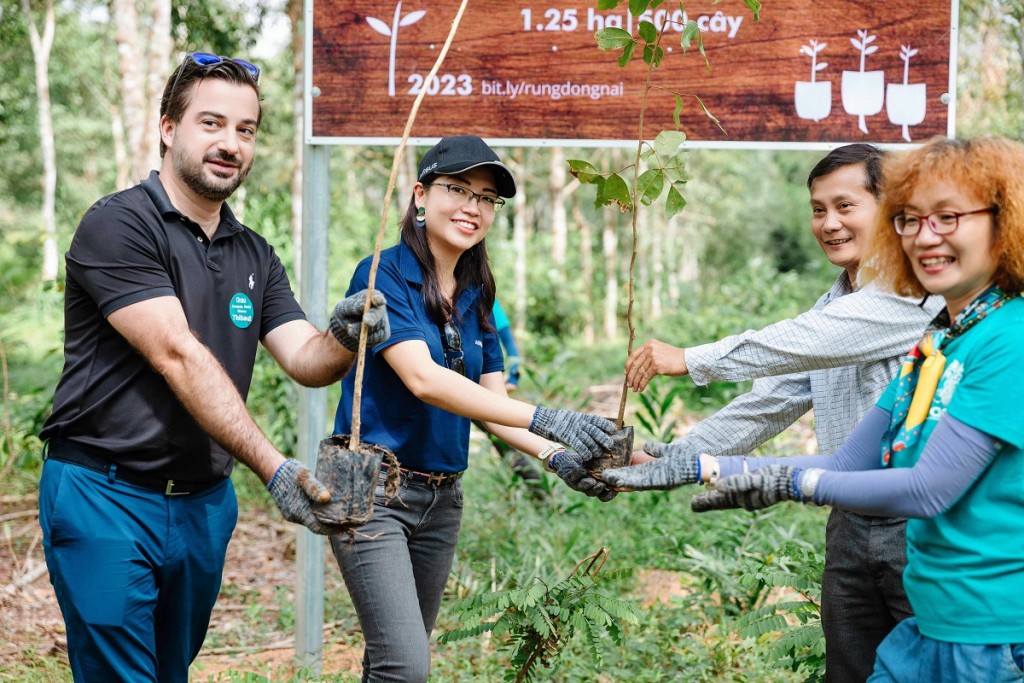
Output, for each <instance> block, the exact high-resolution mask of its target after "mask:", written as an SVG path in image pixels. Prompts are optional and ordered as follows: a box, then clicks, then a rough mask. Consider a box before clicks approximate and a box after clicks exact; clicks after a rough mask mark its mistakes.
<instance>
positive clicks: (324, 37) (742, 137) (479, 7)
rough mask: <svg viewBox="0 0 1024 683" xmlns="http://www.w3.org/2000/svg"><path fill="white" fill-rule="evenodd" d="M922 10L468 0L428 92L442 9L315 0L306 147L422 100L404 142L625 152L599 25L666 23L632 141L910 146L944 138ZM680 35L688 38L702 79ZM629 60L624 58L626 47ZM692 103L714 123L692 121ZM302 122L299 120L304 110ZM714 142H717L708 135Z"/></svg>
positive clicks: (636, 93)
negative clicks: (647, 9)
mask: <svg viewBox="0 0 1024 683" xmlns="http://www.w3.org/2000/svg"><path fill="white" fill-rule="evenodd" d="M955 3H956V0H953V2H952V3H947V2H936V0H900V1H899V2H894V1H893V0H820V1H816V2H812V1H810V0H768V1H767V2H765V6H764V8H763V9H762V11H761V18H760V21H755V20H754V17H753V15H752V13H751V12H750V11H749V10H748V9H747V7H746V6H745V5H744V3H743V2H740V1H739V0H728V1H726V2H719V3H716V4H712V3H711V2H709V1H708V2H705V3H703V4H700V5H698V4H697V3H687V5H686V11H687V12H689V14H688V15H687V14H684V13H683V12H682V10H681V9H680V6H679V5H678V4H672V3H663V4H662V5H661V6H660V7H659V8H658V9H657V10H656V11H654V12H653V13H648V14H646V15H642V16H641V17H633V16H632V15H630V14H629V11H628V7H627V6H628V3H622V4H620V6H619V8H618V9H616V10H609V11H599V10H598V9H597V2H596V0H590V1H579V2H572V1H571V0H549V1H548V2H510V1H509V0H471V2H470V3H469V5H468V7H467V9H466V12H465V14H464V16H463V18H462V22H461V24H460V25H459V29H458V33H457V34H456V38H455V42H454V43H453V44H452V47H451V49H450V51H449V53H448V55H447V56H446V58H445V61H444V63H443V64H442V67H441V70H440V72H439V73H438V74H437V76H436V77H435V78H433V79H430V80H429V81H427V80H426V76H427V75H428V72H429V71H430V69H431V68H432V67H433V65H434V62H435V60H436V59H437V56H438V54H439V51H440V50H441V48H442V46H443V45H444V41H445V39H446V37H447V35H448V31H449V29H450V28H451V23H452V20H453V19H454V17H455V14H456V11H457V10H458V7H459V3H458V1H457V0H314V5H313V26H312V68H311V70H310V73H311V86H312V88H313V89H314V90H315V91H316V92H318V96H316V97H310V96H307V104H308V107H307V112H309V111H311V115H309V116H307V121H309V122H310V123H309V124H308V126H307V130H308V131H309V134H308V136H307V139H308V140H309V141H310V142H312V143H314V144H332V143H336V144H343V143H358V144H371V143H393V142H396V141H397V140H398V139H399V138H400V137H401V134H402V130H403V128H404V126H405V121H406V118H407V116H408V113H409V110H410V108H411V106H412V102H413V100H414V98H415V96H416V94H417V93H418V92H419V91H420V90H426V92H427V95H426V98H425V99H424V101H423V104H422V105H421V107H420V110H419V114H418V116H417V119H416V124H415V127H414V129H413V131H412V134H413V136H414V137H415V138H417V139H427V138H438V137H443V136H445V135H455V134H463V133H475V134H477V135H480V136H482V137H485V138H487V139H488V140H490V141H491V142H494V143H495V144H508V145H521V144H564V145H575V146H594V145H610V144H621V142H622V141H628V140H634V141H635V140H636V137H637V131H638V120H639V113H640V106H641V97H642V95H643V86H644V78H645V69H646V64H644V63H643V61H642V60H640V59H638V58H637V59H634V60H633V61H632V62H631V63H630V64H629V65H628V66H627V67H626V68H620V67H619V66H618V64H617V62H616V58H617V57H618V54H619V53H616V52H604V51H601V50H599V49H598V47H597V43H596V41H595V39H594V33H595V31H597V30H598V29H601V28H606V27H615V28H621V29H623V30H626V31H629V32H630V33H632V34H633V35H634V36H636V35H637V31H638V26H639V22H640V21H641V20H648V21H651V22H653V23H654V24H655V26H656V27H657V28H661V27H662V26H666V25H667V27H668V28H667V34H666V35H665V37H664V38H663V42H662V47H663V48H664V49H665V58H664V62H663V63H662V65H661V66H660V67H659V68H657V69H655V70H654V80H653V84H654V85H655V86H656V87H655V89H653V90H652V91H651V92H650V95H649V97H648V103H647V113H646V118H645V122H644V135H645V137H647V138H648V139H650V138H653V137H654V136H655V135H656V134H657V133H658V132H659V131H661V130H664V129H673V128H674V127H675V124H674V122H673V118H672V113H673V110H674V109H675V106H676V97H675V96H676V94H679V95H681V96H682V98H683V102H684V109H683V112H682V115H681V122H682V130H683V131H684V132H685V133H686V134H687V136H688V138H689V139H690V140H691V141H694V142H695V145H696V146H720V147H730V146H739V147H752V146H769V147H772V146H774V147H803V146H816V147H820V146H822V145H823V144H827V143H838V142H879V143H893V144H898V143H910V142H921V141H924V140H926V139H927V138H929V137H931V136H933V135H952V134H953V116H952V112H953V111H954V109H953V104H954V102H955V91H954V90H953V87H954V85H953V84H954V80H955V67H954V66H952V65H953V64H955V60H954V59H952V58H951V50H952V48H953V46H955V44H956V41H955V32H954V31H953V30H952V28H951V26H952V23H953V19H954V12H955V11H956V5H955ZM687 21H695V22H696V23H697V25H698V27H699V28H700V30H701V32H702V36H703V39H704V47H705V51H706V53H707V58H708V61H709V62H710V65H711V69H710V72H709V71H708V70H707V68H706V66H705V63H704V60H703V58H702V57H701V55H700V54H699V53H698V51H697V49H696V48H695V47H691V48H690V49H689V50H688V51H686V52H685V53H684V51H683V50H682V48H681V47H680V35H681V31H682V30H683V26H684V25H685V23H686V22H687ZM638 52H639V50H638ZM697 97H699V98H700V101H701V102H703V104H704V106H705V107H707V109H708V111H710V112H711V113H712V114H713V115H714V116H715V117H716V118H717V119H718V120H719V121H720V122H721V128H719V127H718V126H716V125H715V124H714V122H712V121H711V119H709V118H708V117H707V116H706V115H705V114H704V112H703V110H702V108H701V106H700V103H699V102H698V101H697V99H696V98H697ZM310 108H311V109H310ZM723 129H724V131H723Z"/></svg>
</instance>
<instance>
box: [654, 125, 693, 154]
mask: <svg viewBox="0 0 1024 683" xmlns="http://www.w3.org/2000/svg"><path fill="white" fill-rule="evenodd" d="M684 142H686V133H684V132H683V131H681V130H663V131H661V132H660V133H658V137H656V138H654V151H655V153H656V154H657V155H658V156H659V157H670V156H672V155H673V154H675V152H676V150H677V149H679V145H681V144H683V143H684Z"/></svg>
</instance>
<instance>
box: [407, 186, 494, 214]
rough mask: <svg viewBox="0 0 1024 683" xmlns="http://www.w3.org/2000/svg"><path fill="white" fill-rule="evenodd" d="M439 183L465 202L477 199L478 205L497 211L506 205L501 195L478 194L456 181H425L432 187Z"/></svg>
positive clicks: (449, 192)
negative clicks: (456, 183)
mask: <svg viewBox="0 0 1024 683" xmlns="http://www.w3.org/2000/svg"><path fill="white" fill-rule="evenodd" d="M434 185H437V186H438V187H443V188H444V189H446V190H448V194H450V195H455V196H456V197H459V198H461V199H462V202H463V203H464V204H469V203H470V202H471V201H473V200H474V199H476V200H477V206H481V207H483V208H486V209H494V210H495V211H496V210H498V209H500V208H501V207H503V206H505V200H504V199H502V198H501V197H496V196H495V195H493V194H478V193H476V192H473V190H471V189H469V188H468V187H463V186H462V185H455V184H454V183H425V186H426V187H432V186H434Z"/></svg>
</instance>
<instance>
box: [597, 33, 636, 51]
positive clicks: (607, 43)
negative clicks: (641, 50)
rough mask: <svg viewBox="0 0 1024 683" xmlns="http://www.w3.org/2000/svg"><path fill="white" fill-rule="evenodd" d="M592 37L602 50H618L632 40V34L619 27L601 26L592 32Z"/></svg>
mask: <svg viewBox="0 0 1024 683" xmlns="http://www.w3.org/2000/svg"><path fill="white" fill-rule="evenodd" d="M594 38H595V39H596V40H597V46H598V47H599V48H600V49H602V50H619V49H621V48H624V47H626V45H629V44H630V43H632V42H633V36H631V35H630V34H629V32H628V31H623V30H622V29H621V28H603V29H601V30H600V31H598V32H597V33H595V34H594Z"/></svg>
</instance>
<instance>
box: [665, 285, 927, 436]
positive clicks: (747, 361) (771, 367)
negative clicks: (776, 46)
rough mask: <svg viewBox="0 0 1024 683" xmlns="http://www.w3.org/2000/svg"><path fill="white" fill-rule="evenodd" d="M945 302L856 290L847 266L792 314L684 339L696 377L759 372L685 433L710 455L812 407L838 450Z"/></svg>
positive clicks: (820, 431) (782, 425) (818, 431)
mask: <svg viewBox="0 0 1024 683" xmlns="http://www.w3.org/2000/svg"><path fill="white" fill-rule="evenodd" d="M944 305H945V302H944V301H943V300H942V297H939V296H929V297H927V299H925V301H924V302H923V303H922V302H921V301H920V300H914V299H908V298H904V297H899V296H896V295H895V294H892V293H889V292H885V291H882V290H880V289H879V288H877V287H875V286H872V285H868V286H866V287H864V288H862V289H859V290H857V291H853V289H852V287H851V285H850V280H849V277H848V276H847V274H846V273H845V272H843V273H842V274H841V275H840V276H839V278H838V279H837V280H836V282H835V284H833V285H832V288H831V289H829V291H828V292H826V293H825V294H824V295H823V296H822V297H821V298H820V299H818V301H817V303H815V304H814V306H813V307H812V308H811V309H810V310H809V311H807V312H805V313H802V314H801V315H798V316H797V317H795V318H791V319H789V320H783V321H781V322H778V323H775V324H773V325H769V326H767V327H765V328H763V329H761V330H756V331H755V330H749V331H747V332H744V333H742V334H737V335H734V336H731V337H726V338H725V339H722V340H721V341H717V342H714V343H712V344H704V345H702V346H695V347H692V348H687V349H686V365H687V368H688V369H689V373H690V377H691V378H692V379H693V381H694V382H696V383H697V384H700V385H703V384H707V383H709V382H716V381H733V382H735V381H741V380H750V379H753V380H755V381H754V386H753V388H752V389H751V391H750V392H748V393H746V394H743V395H741V396H738V397H737V398H735V399H733V400H732V401H731V402H730V403H729V404H728V405H727V406H725V407H724V408H722V409H721V410H719V411H718V412H717V413H715V414H714V415H711V416H710V417H708V418H706V419H705V420H703V421H701V422H700V423H698V424H697V425H696V426H695V427H694V428H693V429H692V430H691V431H690V432H689V434H687V435H686V437H685V438H686V440H687V441H689V442H690V443H692V444H694V445H696V446H697V447H698V448H700V450H701V451H703V452H705V453H709V454H712V455H726V454H746V453H749V452H750V451H752V450H753V449H754V448H756V447H757V446H760V445H761V444H762V443H764V442H765V441H767V440H769V439H770V438H772V437H773V436H775V435H776V434H779V433H780V432H782V431H783V430H785V429H786V428H787V427H789V426H790V425H791V424H793V423H794V422H795V421H796V420H797V419H798V418H800V416H802V415H803V414H804V413H806V412H807V411H808V410H810V409H811V408H813V409H814V422H815V425H814V431H815V435H816V436H817V440H818V452H819V453H834V452H835V451H836V450H837V449H838V448H839V446H841V445H842V444H843V442H844V441H846V438H847V437H848V436H849V435H850V432H852V431H853V428H854V426H856V424H857V423H858V422H859V421H860V419H861V418H862V417H863V416H864V414H865V413H867V411H868V410H869V409H870V408H871V406H873V405H874V404H875V401H876V400H878V397H879V396H881V394H882V392H883V391H884V390H885V388H886V386H888V384H889V382H890V381H891V380H892V378H893V377H895V375H896V372H897V370H898V368H899V363H900V360H901V359H902V358H903V356H904V355H905V354H906V353H907V351H908V350H909V349H910V348H911V347H912V346H913V345H914V344H916V343H917V342H918V341H919V340H920V339H921V335H922V333H923V332H924V330H925V328H926V327H927V326H928V323H930V322H931V320H932V318H934V317H935V316H936V314H938V313H939V311H941V310H942V308H943V306H944Z"/></svg>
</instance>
